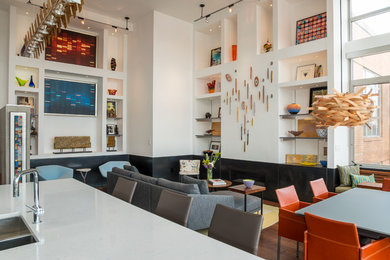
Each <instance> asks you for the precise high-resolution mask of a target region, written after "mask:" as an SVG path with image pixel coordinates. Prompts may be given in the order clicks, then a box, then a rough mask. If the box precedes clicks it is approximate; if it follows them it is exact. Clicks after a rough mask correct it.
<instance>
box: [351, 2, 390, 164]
mask: <svg viewBox="0 0 390 260" xmlns="http://www.w3.org/2000/svg"><path fill="white" fill-rule="evenodd" d="M389 24H390V1H389V0H370V1H362V0H350V2H349V35H350V41H349V42H348V43H347V45H348V44H350V45H354V46H355V49H354V50H355V51H354V53H348V52H347V53H346V54H347V57H349V61H350V65H351V79H350V83H351V84H350V85H351V90H352V91H357V90H358V89H360V88H362V87H364V88H365V90H364V92H366V93H368V92H369V91H371V93H375V94H376V96H375V97H373V101H374V103H375V104H376V105H377V106H378V107H379V108H378V109H377V110H376V111H375V113H374V118H373V120H372V121H371V122H370V123H369V124H367V125H365V126H360V127H355V128H354V129H353V130H352V131H353V154H352V157H353V161H354V162H356V163H358V164H362V165H364V166H366V167H375V168H389V169H390V106H389V103H390V26H389ZM386 37H388V39H389V40H388V41H386V40H385V41H383V39H386ZM368 38H371V39H373V40H374V41H371V43H369V42H368V40H369V39H368ZM376 39H378V41H377V42H383V44H382V45H380V46H379V45H378V44H376V45H375V46H373V45H372V42H375V40H376ZM370 44H371V45H370ZM356 46H358V47H357V48H356ZM347 49H348V48H347ZM356 50H358V51H356Z"/></svg>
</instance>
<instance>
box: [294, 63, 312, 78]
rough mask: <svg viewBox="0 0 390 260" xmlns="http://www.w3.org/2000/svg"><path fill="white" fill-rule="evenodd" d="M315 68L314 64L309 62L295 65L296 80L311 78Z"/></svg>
mask: <svg viewBox="0 0 390 260" xmlns="http://www.w3.org/2000/svg"><path fill="white" fill-rule="evenodd" d="M315 69H316V65H315V64H309V65H304V66H298V67H297V80H305V79H313V78H314V72H315Z"/></svg>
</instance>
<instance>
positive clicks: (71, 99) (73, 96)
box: [45, 78, 96, 116]
mask: <svg viewBox="0 0 390 260" xmlns="http://www.w3.org/2000/svg"><path fill="white" fill-rule="evenodd" d="M45 113H46V114H59V115H79V116H95V115H96V84H94V83H84V82H77V81H66V80H60V79H51V78H46V79H45Z"/></svg>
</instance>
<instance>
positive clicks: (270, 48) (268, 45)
mask: <svg viewBox="0 0 390 260" xmlns="http://www.w3.org/2000/svg"><path fill="white" fill-rule="evenodd" d="M263 48H264V51H265V52H270V51H271V50H272V43H270V41H269V40H267V42H266V43H265V44H264V46H263Z"/></svg>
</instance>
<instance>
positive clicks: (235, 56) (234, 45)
mask: <svg viewBox="0 0 390 260" xmlns="http://www.w3.org/2000/svg"><path fill="white" fill-rule="evenodd" d="M236 60H237V45H236V44H233V45H232V61H236Z"/></svg>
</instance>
